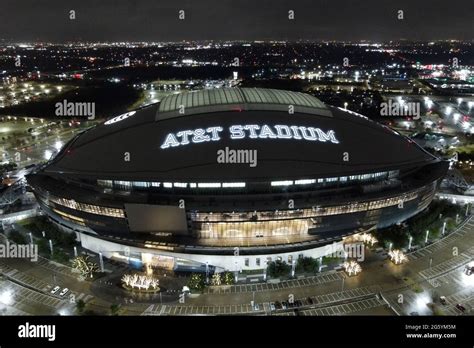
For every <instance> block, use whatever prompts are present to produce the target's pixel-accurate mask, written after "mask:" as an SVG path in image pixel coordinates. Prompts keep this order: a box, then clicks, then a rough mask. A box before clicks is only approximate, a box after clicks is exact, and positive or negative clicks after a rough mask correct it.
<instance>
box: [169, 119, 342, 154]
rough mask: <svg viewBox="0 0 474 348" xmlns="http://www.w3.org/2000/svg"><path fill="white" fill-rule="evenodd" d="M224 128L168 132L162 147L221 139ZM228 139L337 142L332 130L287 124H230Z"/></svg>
mask: <svg viewBox="0 0 474 348" xmlns="http://www.w3.org/2000/svg"><path fill="white" fill-rule="evenodd" d="M223 131H224V128H222V127H220V126H215V127H208V128H205V129H204V128H197V129H194V130H183V131H179V132H177V133H169V134H168V135H167V136H166V138H165V140H164V142H163V144H162V145H161V146H160V147H161V148H162V149H168V148H170V147H177V146H180V145H188V144H190V143H204V142H210V141H219V140H221V132H223ZM228 132H229V134H228V136H229V138H230V139H245V138H250V139H293V140H302V139H304V140H306V141H319V142H322V143H326V142H330V143H333V144H339V140H338V139H337V138H336V134H335V132H334V131H333V130H328V131H323V130H321V129H320V128H314V127H305V126H287V125H281V124H279V125H275V126H270V125H267V124H264V125H256V124H250V125H232V126H230V127H229V128H228Z"/></svg>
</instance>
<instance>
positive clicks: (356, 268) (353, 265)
mask: <svg viewBox="0 0 474 348" xmlns="http://www.w3.org/2000/svg"><path fill="white" fill-rule="evenodd" d="M342 267H344V269H345V271H346V273H347V274H348V275H349V276H355V275H357V274H359V273H360V272H362V267H360V265H359V264H358V263H357V262H356V261H346V262H344V264H343V265H342Z"/></svg>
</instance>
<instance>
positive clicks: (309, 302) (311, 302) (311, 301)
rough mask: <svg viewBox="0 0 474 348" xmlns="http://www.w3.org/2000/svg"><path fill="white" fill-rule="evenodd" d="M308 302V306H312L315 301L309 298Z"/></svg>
mask: <svg viewBox="0 0 474 348" xmlns="http://www.w3.org/2000/svg"><path fill="white" fill-rule="evenodd" d="M306 302H308V304H310V305H312V304H313V303H314V301H313V299H312V298H311V297H308V298H307V299H306Z"/></svg>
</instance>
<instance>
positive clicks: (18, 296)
mask: <svg viewBox="0 0 474 348" xmlns="http://www.w3.org/2000/svg"><path fill="white" fill-rule="evenodd" d="M0 291H9V292H10V293H11V294H12V297H13V299H12V301H13V302H12V303H11V304H10V305H11V306H12V307H15V308H16V309H18V310H20V311H24V312H26V313H31V309H32V308H36V309H41V310H42V313H49V314H52V315H54V314H57V312H58V310H59V309H62V308H66V307H70V306H71V304H70V303H69V302H68V301H67V300H65V299H59V298H56V297H53V296H48V295H45V294H42V293H40V292H36V291H33V290H30V289H27V288H25V287H22V286H20V285H18V284H15V283H13V282H11V281H9V280H5V281H3V282H1V283H0Z"/></svg>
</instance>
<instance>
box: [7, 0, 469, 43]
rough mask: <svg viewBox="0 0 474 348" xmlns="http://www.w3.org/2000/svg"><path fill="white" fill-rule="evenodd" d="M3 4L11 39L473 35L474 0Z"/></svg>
mask: <svg viewBox="0 0 474 348" xmlns="http://www.w3.org/2000/svg"><path fill="white" fill-rule="evenodd" d="M1 7H2V10H1V11H0V33H2V34H1V35H2V37H1V38H0V39H3V40H5V41H8V42H54V43H66V42H120V41H124V42H179V41H299V40H302V41H341V42H342V41H346V42H348V41H351V42H357V41H372V42H387V41H400V40H408V41H419V42H426V41H446V40H459V41H472V39H473V36H472V14H473V13H474V2H473V1H466V0H452V1H449V2H446V1H444V0H418V1H412V0H386V1H380V0H366V1H364V2H360V3H356V2H354V1H351V0H313V1H311V0H294V1H287V0H273V1H271V0H260V1H255V0H240V1H238V2H235V1H232V0H220V1H219V0H199V1H192V0H177V1H146V0H131V1H121V0H103V1H100V2H94V1H93V0H82V1H81V0H68V1H61V0H39V1H38V0H36V1H35V0H2V6H1ZM180 9H182V10H184V11H185V19H184V20H179V19H178V11H179V10H180ZM70 10H74V11H75V12H76V19H74V20H71V19H69V11H70ZM290 10H293V11H294V20H289V19H288V11H290ZM398 10H402V11H404V12H403V17H404V19H402V20H399V19H397V11H398Z"/></svg>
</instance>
